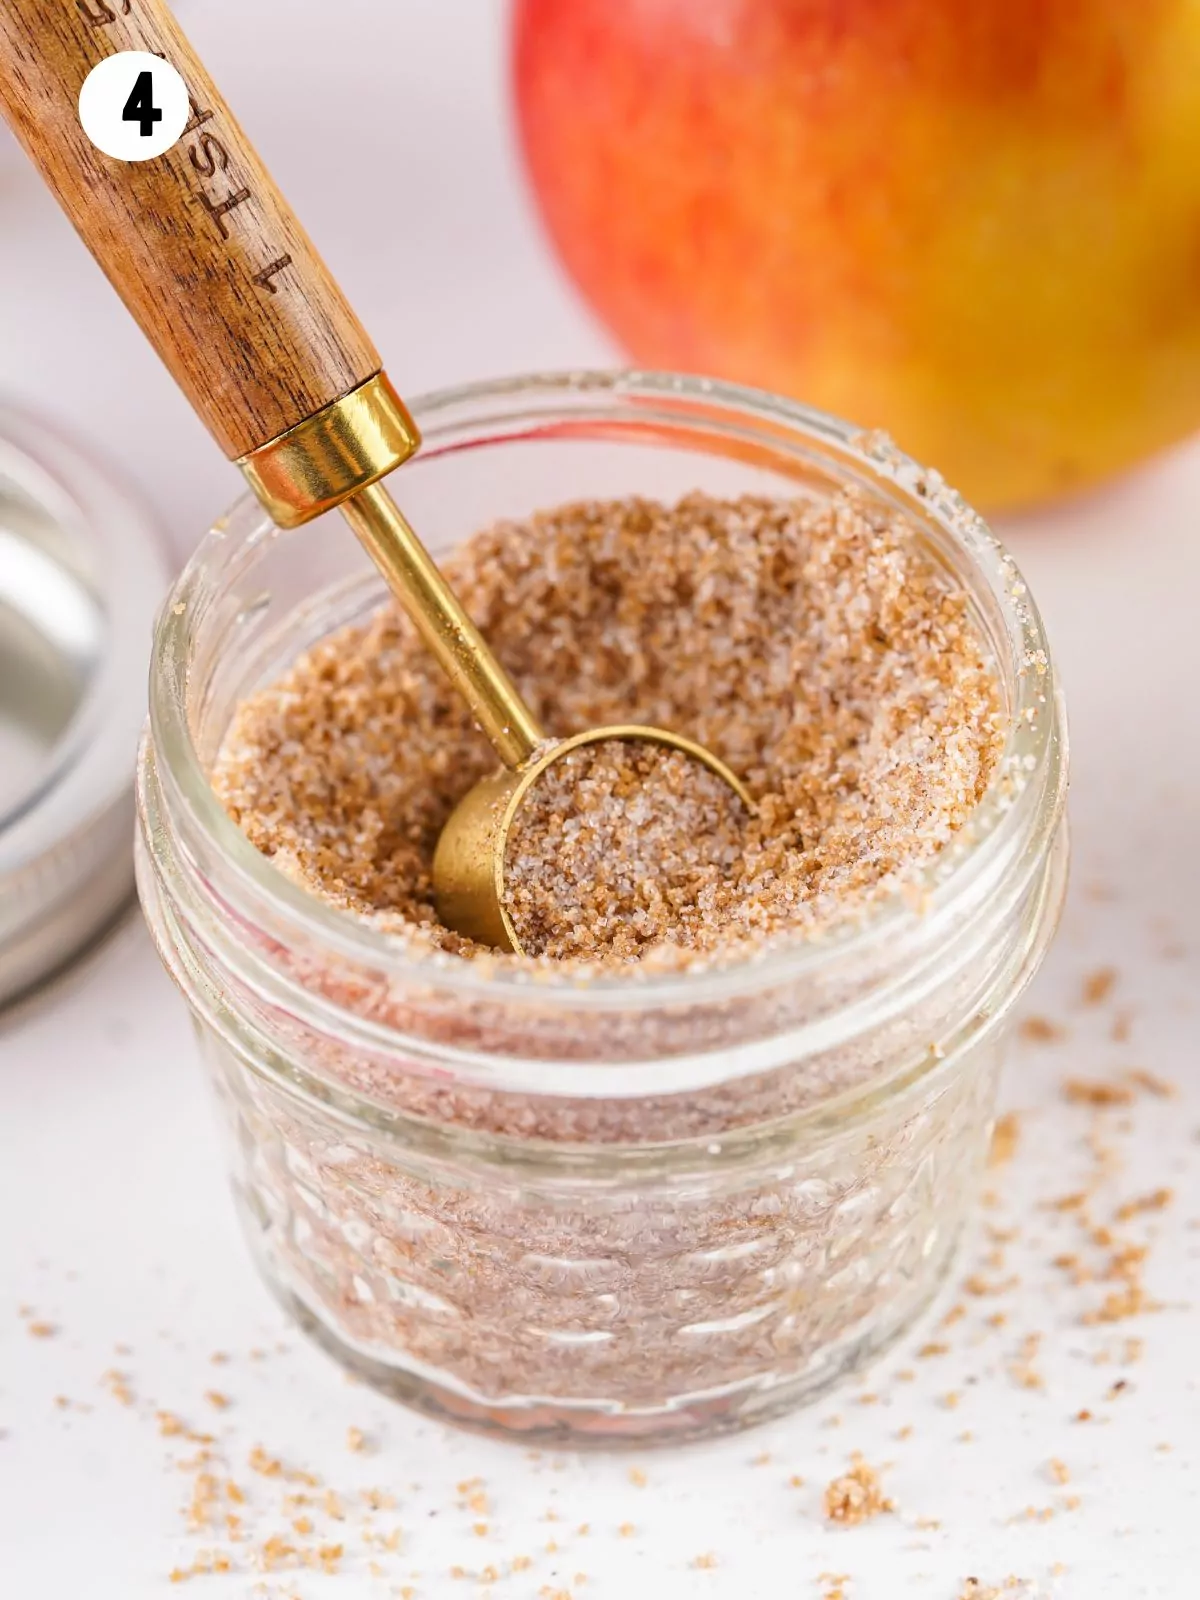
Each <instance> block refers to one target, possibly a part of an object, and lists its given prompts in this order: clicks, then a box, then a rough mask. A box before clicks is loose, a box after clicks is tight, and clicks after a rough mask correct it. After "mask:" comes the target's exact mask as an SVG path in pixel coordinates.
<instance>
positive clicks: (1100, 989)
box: [1083, 967, 1117, 1006]
mask: <svg viewBox="0 0 1200 1600" xmlns="http://www.w3.org/2000/svg"><path fill="white" fill-rule="evenodd" d="M1116 982H1117V971H1116V968H1115V967H1097V969H1096V970H1095V972H1090V973H1089V974H1088V975H1087V977H1086V978H1085V979H1084V980H1083V1003H1084V1005H1085V1006H1098V1005H1103V1003H1104V1001H1105V1000H1107V999H1108V997H1109V995H1110V994H1111V993H1112V991H1113V989H1114V987H1115V986H1116Z"/></svg>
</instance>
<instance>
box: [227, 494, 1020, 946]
mask: <svg viewBox="0 0 1200 1600" xmlns="http://www.w3.org/2000/svg"><path fill="white" fill-rule="evenodd" d="M445 571H446V575H447V577H448V578H449V580H450V581H451V582H452V583H453V585H454V586H455V588H456V589H457V591H458V593H459V595H460V596H461V598H462V600H463V602H464V603H465V605H466V607H467V609H468V611H469V612H470V613H471V614H472V616H473V617H474V618H475V620H476V622H477V623H478V625H479V627H480V628H481V630H482V632H483V633H484V635H485V637H486V638H487V639H488V641H489V643H490V644H491V645H492V647H493V649H494V650H495V652H496V654H497V655H498V656H499V658H500V660H501V661H502V662H503V663H504V665H505V666H506V667H507V668H508V670H509V671H510V672H511V673H512V675H513V677H514V678H515V680H516V682H517V684H518V686H519V687H520V689H521V691H522V693H523V694H524V695H525V697H526V699H527V701H528V702H529V704H530V706H531V708H532V710H533V711H534V713H535V715H536V716H537V717H538V718H539V720H540V721H541V722H542V724H543V726H545V727H546V728H547V729H549V730H550V732H551V733H552V734H554V735H558V736H562V735H566V734H569V733H574V732H578V731H580V730H581V729H583V728H587V727H594V726H597V725H603V724H606V723H615V722H631V721H633V722H640V723H649V724H652V725H657V726H661V727H665V728H669V729H671V730H673V731H676V732H679V733H683V734H687V735H688V736H690V737H691V738H693V739H696V740H697V741H698V742H699V743H701V744H703V745H705V746H706V747H707V748H708V749H710V750H712V751H713V752H714V754H716V755H718V756H720V757H722V758H723V759H724V760H725V761H726V762H727V763H728V764H729V766H730V767H731V768H732V769H733V770H734V771H735V772H736V773H737V774H738V775H739V776H740V777H741V778H742V780H743V781H744V782H745V783H746V785H747V787H748V789H749V791H750V793H751V795H752V797H753V799H754V802H755V811H754V814H753V816H751V817H749V818H742V817H740V816H739V817H738V818H737V826H736V827H735V826H733V825H732V822H733V819H731V817H730V816H729V814H728V809H727V808H726V807H725V806H724V798H723V796H717V795H716V794H715V793H711V794H710V793H705V792H704V790H705V783H704V779H706V778H707V777H708V776H709V775H708V774H704V773H703V769H699V768H698V764H696V763H692V762H688V761H686V760H683V758H681V760H683V766H684V767H685V768H687V769H690V770H689V771H688V773H687V778H688V783H687V784H686V785H685V786H684V788H685V789H686V791H687V793H686V797H685V798H686V804H684V808H683V809H684V811H685V812H688V813H689V814H693V813H694V812H695V808H696V807H699V808H700V811H701V812H702V813H703V818H704V821H703V825H702V827H701V828H698V829H696V830H694V831H693V830H691V829H690V828H689V829H688V830H687V831H690V832H693V837H692V838H691V839H689V840H688V841H687V843H688V854H687V859H686V860H676V862H675V864H674V868H673V869H672V871H671V872H670V873H668V874H667V878H668V880H669V881H668V885H667V888H666V889H663V888H662V887H661V885H660V887H658V888H656V887H655V883H656V880H657V879H659V878H660V877H661V873H660V871H658V870H657V869H659V868H661V865H662V862H661V859H659V860H658V861H657V863H656V861H655V859H654V858H655V854H656V851H660V849H661V848H666V849H668V851H669V850H670V849H672V848H674V849H675V850H676V851H677V852H678V849H679V830H678V829H676V830H674V837H675V845H674V846H671V845H670V843H669V841H668V842H667V843H666V844H664V839H665V837H666V835H668V834H671V833H672V831H673V830H672V829H671V827H670V826H669V818H668V819H666V820H665V821H664V822H663V825H662V826H661V827H660V828H659V829H658V830H657V832H655V830H649V832H648V831H647V829H646V828H645V827H644V826H642V819H643V816H644V815H648V814H649V811H652V810H653V809H654V806H653V803H652V802H653V797H654V794H655V793H657V794H658V796H659V801H660V802H661V799H662V788H663V782H662V780H663V779H664V778H665V780H666V788H667V789H668V790H669V791H670V790H672V786H674V792H675V794H676V796H677V799H678V798H679V796H680V795H681V794H682V793H683V790H681V789H680V787H679V785H680V782H681V780H682V778H683V776H684V774H683V772H682V771H674V770H673V769H672V766H671V763H670V761H669V760H664V759H663V756H662V754H661V752H659V753H656V755H655V757H654V759H653V760H652V761H651V762H650V763H649V764H648V765H647V763H646V762H645V759H644V756H643V758H642V760H641V761H639V760H638V759H636V758H635V759H634V760H633V762H632V765H631V763H630V760H629V757H628V749H632V748H634V747H627V751H626V753H625V755H624V756H623V759H622V761H621V762H619V763H617V764H616V765H614V764H613V762H612V759H611V758H612V752H611V751H610V750H608V749H607V748H606V747H600V749H599V753H597V751H596V750H592V751H590V752H587V757H586V759H584V758H583V755H582V753H581V759H580V761H578V762H576V763H575V764H574V765H573V767H571V768H570V769H569V770H568V771H567V772H562V773H558V774H557V775H556V776H555V778H554V779H553V781H551V780H550V778H549V777H548V778H547V779H545V780H543V782H544V783H546V785H547V787H546V792H545V794H544V795H542V796H541V797H540V800H539V801H538V802H537V803H534V802H533V801H531V803H530V807H529V813H528V816H527V817H525V819H524V822H523V825H522V826H521V829H520V835H519V838H518V840H517V841H516V843H515V844H514V845H512V846H510V856H509V862H510V869H512V868H515V871H514V872H513V881H512V885H511V888H510V893H511V895H512V897H513V898H512V902H511V905H510V911H513V912H515V914H516V915H518V916H520V917H521V918H522V919H524V925H525V926H526V929H527V931H528V932H529V934H530V937H529V941H528V942H529V948H530V949H531V951H532V952H533V954H531V955H528V956H520V957H518V956H509V957H494V959H498V960H504V961H524V962H534V963H539V962H544V961H548V960H549V961H555V960H563V959H567V960H572V961H584V962H587V961H595V960H597V959H601V960H612V959H616V960H620V961H629V960H637V961H639V962H640V963H642V964H643V965H650V966H653V967H656V968H662V967H679V966H687V965H690V964H698V963H699V962H701V961H704V962H709V961H711V960H712V959H713V958H714V957H726V956H731V955H737V954H742V953H747V952H749V951H750V950H751V949H754V948H761V946H762V945H763V944H764V943H767V942H774V941H776V940H778V939H781V938H787V937H788V936H790V935H794V934H796V933H807V934H812V933H814V932H816V931H818V930H822V929H825V928H827V927H828V926H830V925H831V924H833V923H836V922H838V921H840V920H841V919H843V918H845V917H847V916H851V915H854V914H858V913H861V911H862V910H863V909H865V908H866V907H868V906H869V905H870V904H871V903H872V902H873V901H876V900H878V899H879V898H880V897H881V896H883V895H887V894H892V893H894V892H895V891H896V890H897V889H898V888H899V887H900V886H901V885H902V884H903V882H904V880H905V878H906V876H910V875H911V874H912V872H913V870H914V869H915V868H916V867H917V866H918V865H919V864H920V863H921V862H922V861H924V860H926V859H928V858H929V857H930V856H931V855H932V854H933V853H935V852H936V851H937V850H938V849H939V848H940V847H941V846H943V845H944V844H945V843H946V841H947V840H948V839H949V838H950V836H951V835H952V834H953V833H954V831H955V830H956V829H957V828H958V827H959V826H960V825H961V824H962V822H963V821H964V819H965V818H966V816H967V815H968V813H969V812H970V810H971V808H972V807H973V806H974V805H975V804H976V802H977V801H978V799H979V797H980V795H981V793H982V791H983V789H984V788H985V786H986V785H987V782H988V780H989V778H990V776H991V774H992V772H993V769H994V767H995V763H996V760H997V756H998V753H999V751H1000V749H1001V746H1002V744H1003V740H1004V734H1005V720H1004V715H1003V711H1002V707H1001V704H1000V697H999V691H998V687H997V681H996V678H995V676H994V673H993V671H992V670H991V668H990V666H989V665H988V663H987V661H986V658H985V654H984V649H983V644H982V640H981V638H980V636H979V634H978V631H977V629H976V627H975V625H974V623H973V622H972V620H971V618H970V616H969V614H968V610H967V601H966V597H965V595H964V594H963V593H962V592H961V591H960V590H958V589H957V588H956V587H954V586H953V585H952V583H951V582H950V580H949V579H948V578H947V576H946V575H945V574H944V573H942V572H941V571H940V570H939V569H937V568H936V567H935V566H934V564H933V563H932V561H931V560H930V559H929V557H928V556H927V555H926V554H924V553H923V552H922V551H921V549H920V548H919V546H918V545H917V544H916V542H915V541H913V540H912V538H911V534H910V530H909V528H908V526H907V525H906V524H905V522H904V521H903V520H902V519H901V518H899V517H898V516H896V515H894V514H892V513H890V512H888V511H886V510H885V509H882V508H880V507H877V506H874V505H870V504H868V503H867V502H865V501H863V500H861V499H859V498H856V497H855V496H854V495H852V494H849V493H844V494H842V495H840V496H839V497H838V498H837V499H835V500H834V501H833V502H832V503H830V504H826V505H815V504H812V503H809V502H806V501H801V500H796V501H779V500H766V499H757V498H750V497H746V498H742V499H739V500H733V501H722V500H715V499H712V498H709V497H708V496H706V495H702V494H692V495H689V496H688V497H687V498H685V499H684V500H682V501H680V502H679V503H678V504H677V505H674V506H669V507H668V506H663V505H659V504H657V503H655V502H652V501H648V500H643V499H628V500H619V501H608V502H596V501H590V502H581V503H578V504H573V505H566V506H561V507H558V508H556V509H554V510H551V511H546V512H542V513H539V514H537V515H535V516H532V517H530V518H528V519H527V520H525V521H521V522H506V523H500V524H497V525H496V526H495V527H492V528H489V529H486V530H485V531H483V532H481V533H479V534H477V535H476V536H475V537H474V538H472V539H470V540H468V541H467V543H466V544H465V545H464V546H463V547H462V548H461V549H460V550H459V551H458V552H457V553H456V554H455V555H454V556H452V557H451V558H450V559H449V560H447V561H446V563H445ZM494 766H495V757H494V755H493V754H492V751H491V749H490V747H489V746H488V744H487V743H486V741H485V740H484V738H483V736H482V735H481V734H480V733H479V732H478V731H477V730H476V729H475V728H474V727H473V725H472V723H471V719H470V715H469V713H468V712H467V711H466V710H465V709H464V707H463V706H462V705H461V704H460V702H459V700H458V698H457V697H456V695H455V694H454V692H453V691H452V690H451V688H450V687H449V685H448V684H447V683H446V682H445V681H444V679H443V678H442V675H441V673H440V672H439V670H438V668H437V667H436V666H435V665H434V664H433V663H432V662H431V661H430V660H429V658H428V657H427V655H426V654H425V651H424V649H423V647H422V646H421V644H420V642H419V641H418V639H417V637H416V635H415V633H414V632H413V630H412V628H411V627H410V625H409V624H408V622H407V620H406V619H405V618H404V617H403V616H402V615H401V614H400V613H399V612H398V610H396V609H395V608H393V607H392V606H385V607H384V608H383V609H381V610H380V611H379V612H378V613H377V615H376V616H375V617H374V618H373V619H372V620H371V621H370V622H369V623H367V624H366V625H362V626H356V627H353V628H349V629H345V630H343V631H342V632H341V633H339V634H337V635H335V636H332V637H330V638H328V639H326V640H324V641H322V642H321V643H320V644H319V645H317V646H316V647H315V648H314V649H313V650H312V651H310V652H309V653H308V654H307V655H306V656H304V657H303V658H302V659H300V660H299V661H297V663H296V664H295V666H294V667H293V668H292V669H291V671H290V672H289V673H287V674H286V675H285V676H284V677H283V678H282V679H280V680H279V681H278V682H277V683H275V684H272V685H271V686H269V687H268V688H266V689H264V690H262V691H261V692H260V693H258V694H256V695H255V696H253V697H251V698H250V699H249V700H247V701H246V702H245V703H244V704H243V705H242V706H241V708H240V710H239V712H238V714H237V716H236V717H235V719H234V721H233V724H232V726H231V728H230V731H229V734H228V737H227V739H226V742H225V745H224V748H223V750H222V752H221V755H220V757H219V760H218V762H217V765H216V770H215V772H214V774H213V782H214V786H215V788H216V790H217V793H218V795H219V796H220V798H221V800H222V801H223V803H224V805H225V806H226V808H227V810H228V811H229V814H230V815H231V816H232V817H233V819H234V820H235V821H236V822H237V823H238V824H239V825H240V826H241V828H242V829H243V831H244V832H245V833H246V835H247V836H248V837H249V838H250V839H251V840H252V842H253V843H254V844H255V845H256V846H257V847H258V848H259V849H260V850H261V851H263V852H264V854H266V855H268V856H270V857H272V858H273V860H274V861H275V863H276V865H277V866H279V867H280V868H281V869H282V870H283V871H285V872H287V873H288V874H289V875H290V876H292V877H293V878H294V879H296V880H297V881H299V882H300V883H301V884H303V885H304V886H305V887H306V888H308V889H310V890H311V891H313V892H314V893H316V894H319V895H321V896H323V897H324V898H326V899H327V900H329V901H331V902H333V903H334V904H335V905H338V906H340V907H342V908H344V909H346V910H348V911H351V912H354V913H356V914H358V915H360V916H363V917H366V918H368V919H369V920H370V921H371V922H372V923H373V924H375V925H376V926H378V927H379V928H381V929H385V930H387V931H389V932H392V933H398V934H402V935H404V936H405V937H407V938H408V939H409V940H410V941H411V943H412V944H413V945H414V946H415V947H417V948H418V949H425V950H443V951H450V952H455V953H458V954H460V955H462V956H467V957H473V956H476V955H478V954H479V952H480V947H479V946H477V945H475V944H473V943H472V942H471V941H469V940H465V939H463V938H461V937H459V936H458V935H457V934H454V933H452V932H450V931H449V930H447V929H446V928H444V927H443V926H441V924H439V922H438V920H437V916H436V913H435V910H434V906H433V896H432V886H431V878H430V868H431V863H432V858H433V850H434V845H435V843H436V840H437V836H438V833H439V831H440V829H441V826H442V824H443V822H444V821H445V819H446V817H447V816H448V814H449V812H450V810H451V808H452V807H453V805H454V803H455V802H456V801H457V800H458V798H459V797H460V796H461V795H462V794H463V793H464V792H465V790H466V789H467V788H469V787H470V785H471V784H472V783H474V782H475V781H476V779H477V778H479V777H482V776H483V775H484V774H485V773H486V772H488V771H489V770H491V769H492V768H493V767H494ZM651 769H653V770H651ZM698 774H700V776H698ZM572 780H577V782H578V787H577V788H576V789H575V791H574V793H571V792H569V790H570V785H571V781H572ZM634 780H636V784H635V782H634ZM656 780H657V781H656ZM713 782H714V783H715V782H716V780H715V779H713ZM643 783H646V784H647V787H646V788H645V790H644V792H643V795H642V797H641V798H640V799H638V800H636V801H635V800H634V799H633V798H630V800H629V810H628V811H627V812H625V813H624V821H623V822H622V821H620V820H619V819H620V817H621V815H622V813H621V811H620V810H619V809H618V810H616V811H614V809H613V808H612V807H611V804H610V802H609V801H607V800H606V801H605V804H604V807H603V809H604V811H605V812H606V814H607V821H606V823H605V827H606V828H607V830H608V831H607V832H606V833H605V835H604V849H603V851H601V850H600V849H598V847H597V844H598V841H597V838H596V837H595V835H594V832H593V830H592V824H593V823H594V821H595V817H594V812H595V801H596V798H597V795H598V793H599V792H600V791H603V792H604V793H606V794H608V795H609V796H611V795H613V794H619V795H621V796H624V794H625V793H626V791H627V790H629V791H630V792H631V790H632V787H640V786H641V785H642V784H643ZM697 783H699V785H700V787H699V789H697V788H696V787H695V785H696V784H697ZM718 787H719V788H721V787H723V786H720V785H718ZM538 788H539V790H540V789H541V788H542V785H541V784H539V786H538ZM718 802H720V803H718ZM643 808H646V809H643ZM738 809H739V811H740V807H739V808H738ZM589 812H590V813H592V816H591V820H590V821H589ZM660 815H661V813H660ZM539 818H543V820H546V821H547V822H548V823H552V834H553V836H552V837H551V836H550V835H549V834H548V835H547V837H546V840H545V841H544V842H543V843H542V844H541V845H538V844H537V843H536V841H534V839H533V832H534V830H535V826H536V825H537V824H538V819H539ZM518 821H519V823H520V822H521V819H520V818H519V819H518ZM656 841H657V842H656ZM647 847H649V857H647V856H646V855H644V854H642V855H639V854H638V852H639V851H645V850H646V849H647ZM560 912H561V915H559V913H560ZM552 924H553V926H552Z"/></svg>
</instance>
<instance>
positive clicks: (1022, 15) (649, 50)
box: [514, 0, 1200, 508]
mask: <svg viewBox="0 0 1200 1600" xmlns="http://www.w3.org/2000/svg"><path fill="white" fill-rule="evenodd" d="M514 26H515V39H514V70H515V78H516V89H517V102H518V112H519V120H520V129H521V136H522V141H523V145H524V150H525V155H526V159H527V161H528V165H529V169H530V172H531V174H532V178H533V183H534V187H535V189H536V192H537V195H538V197H539V201H540V204H541V208H542V211H543V214H544V216H545V219H546V222H547V225H548V227H549V230H550V233H551V235H552V237H553V239H554V240H555V242H556V244H557V247H558V249H559V251H560V253H561V255H562V258H563V260H564V261H565V263H566V265H567V268H568V269H569V271H570V272H571V274H572V275H573V277H574V278H575V280H576V281H577V282H578V284H579V285H580V287H581V288H582V290H583V292H584V294H585V295H586V296H587V298H588V299H589V300H590V301H591V303H592V305H593V306H594V307H595V308H596V310H597V311H598V312H599V314H600V316H601V317H602V318H603V319H604V321H605V322H606V323H607V324H608V325H609V326H610V327H611V329H612V330H613V331H614V333H615V334H616V336H617V337H618V338H619V339H620V340H621V342H622V343H623V344H624V345H625V347H626V348H627V350H628V351H629V352H630V354H631V355H632V357H633V358H634V359H635V360H637V361H638V362H640V363H643V364H653V365H657V366H666V367H675V368H681V369H683V370H688V371H699V372H705V373H708V374H709V375H712V376H718V377H726V378H732V379H737V380H740V381H743V382H747V383H753V384H758V385H761V386H763V387H765V388H770V389H775V390H778V391H780V392H782V393H785V394H789V395H792V396H794V397H795V398H798V399H801V400H804V401H807V402H809V403H811V404H813V405H816V406H820V407H822V408H824V409H826V410H829V411H833V412H836V413H839V414H841V415H842V416H845V417H849V418H851V419H853V420H854V421H855V422H857V423H861V424H864V425H869V426H881V427H885V428H887V429H888V430H889V431H890V432H891V433H892V434H893V435H894V436H895V438H896V439H897V440H898V442H899V443H901V444H902V445H903V446H904V447H905V448H906V449H908V450H909V451H911V452H912V453H913V454H914V455H916V456H917V457H918V458H920V459H922V460H924V461H926V462H927V463H928V464H930V465H933V466H936V467H938V468H940V469H941V470H942V472H943V473H944V474H945V475H946V477H947V478H948V479H949V480H950V481H951V482H952V483H954V484H955V485H956V487H958V488H961V489H962V490H963V492H964V493H965V494H967V495H968V497H971V498H974V499H976V500H977V501H979V502H980V503H981V504H983V505H986V506H989V507H992V508H997V507H1005V506H1014V505H1022V504H1028V503H1030V502H1035V501H1038V500H1041V499H1045V498H1047V497H1049V496H1053V495H1056V494H1061V493H1064V492H1067V491H1069V490H1072V489H1075V488H1077V487H1079V486H1082V485H1085V484H1088V483H1092V482H1095V481H1096V480H1098V479H1101V478H1103V477H1105V476H1107V475H1109V474H1112V473H1114V472H1117V471H1120V470H1121V469H1122V468H1124V467H1127V466H1129V465H1130V464H1131V463H1133V462H1135V461H1137V460H1139V459H1140V458H1142V457H1144V456H1146V455H1147V454H1149V453H1150V452H1152V451H1154V450H1157V449H1159V448H1161V447H1162V446H1165V445H1167V444H1170V443H1171V442H1172V441H1175V440H1178V439H1180V438H1181V437H1183V436H1184V435H1186V434H1187V433H1189V432H1190V431H1191V430H1192V429H1194V428H1197V427H1200V0H517V4H516V9H515V14H514Z"/></svg>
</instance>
